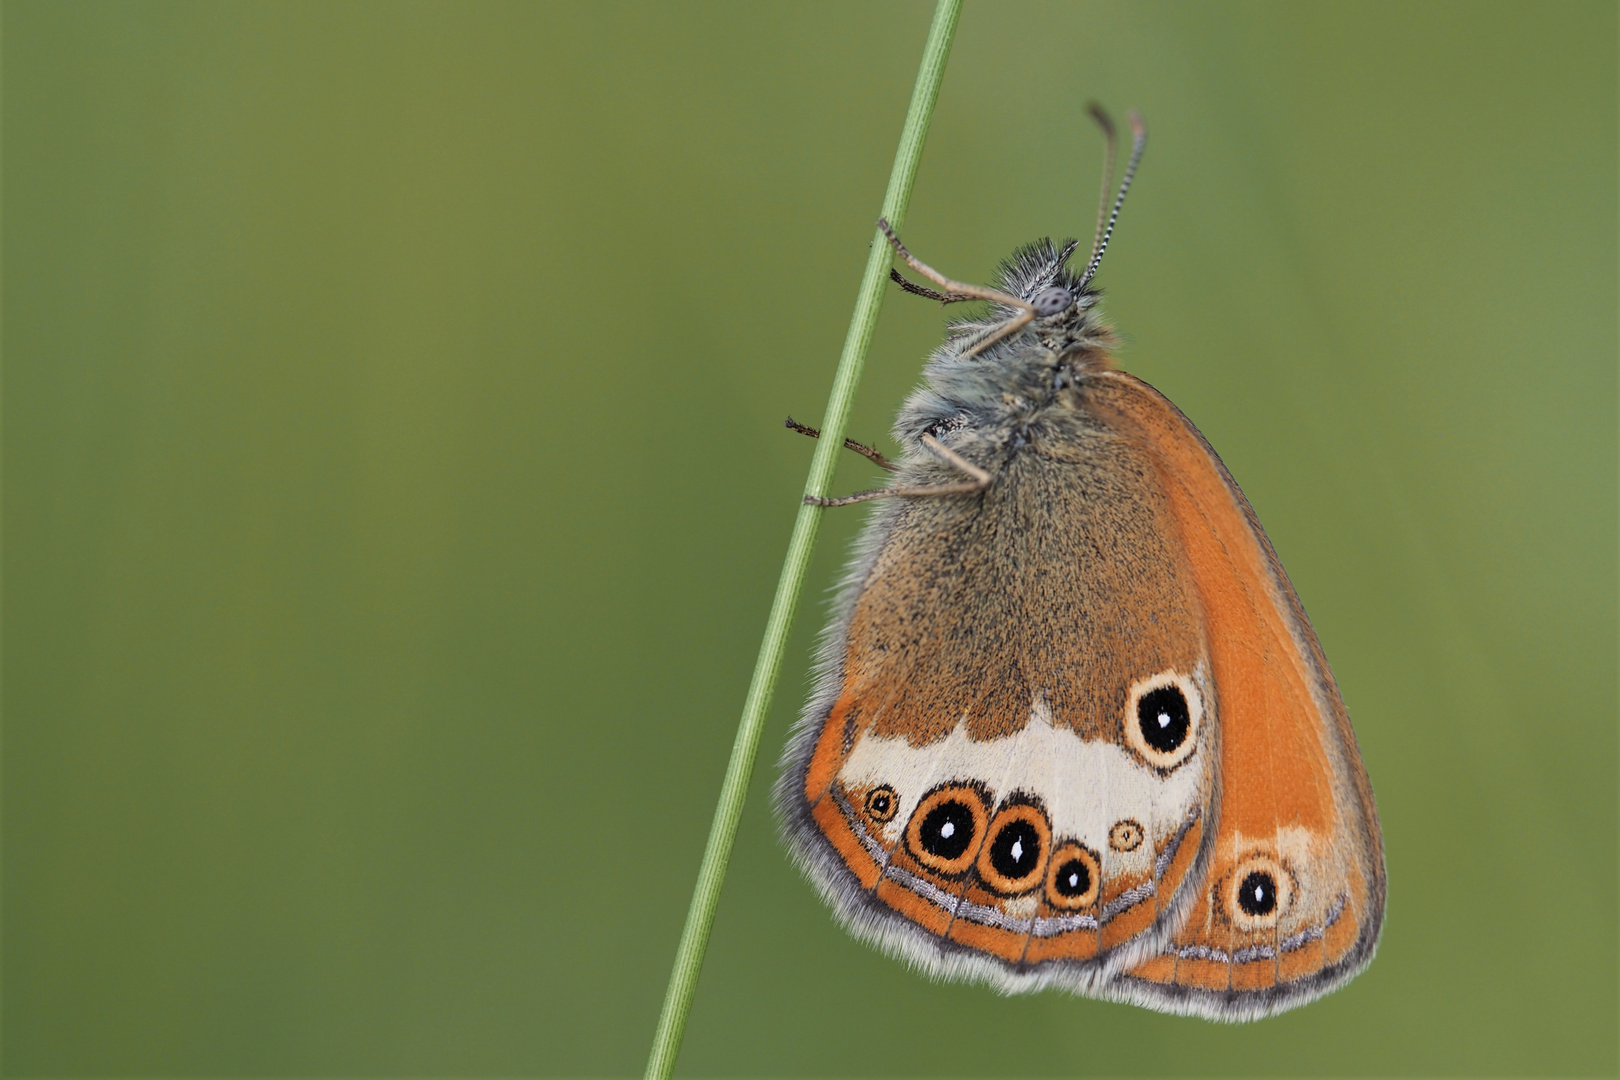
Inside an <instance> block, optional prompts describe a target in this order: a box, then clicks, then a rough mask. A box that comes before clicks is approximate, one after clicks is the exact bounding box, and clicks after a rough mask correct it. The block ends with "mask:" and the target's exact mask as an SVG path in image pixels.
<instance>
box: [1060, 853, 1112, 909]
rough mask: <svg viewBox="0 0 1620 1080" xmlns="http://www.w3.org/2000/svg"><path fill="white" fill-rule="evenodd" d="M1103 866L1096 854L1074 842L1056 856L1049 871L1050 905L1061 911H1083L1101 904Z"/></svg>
mask: <svg viewBox="0 0 1620 1080" xmlns="http://www.w3.org/2000/svg"><path fill="white" fill-rule="evenodd" d="M1101 890H1102V865H1101V863H1099V862H1098V861H1097V856H1096V854H1095V853H1094V852H1092V851H1090V850H1088V849H1087V848H1085V847H1083V846H1082V845H1080V844H1077V843H1075V842H1074V841H1073V840H1070V841H1069V842H1067V843H1065V844H1063V845H1062V846H1060V847H1059V848H1058V849H1057V851H1055V852H1053V853H1052V861H1051V862H1050V863H1049V864H1047V870H1046V902H1047V903H1049V904H1051V905H1052V906H1053V907H1055V908H1057V909H1058V910H1059V911H1079V910H1081V909H1082V908H1088V907H1090V906H1091V905H1093V904H1095V903H1096V902H1097V894H1098V893H1099V892H1100V891H1101Z"/></svg>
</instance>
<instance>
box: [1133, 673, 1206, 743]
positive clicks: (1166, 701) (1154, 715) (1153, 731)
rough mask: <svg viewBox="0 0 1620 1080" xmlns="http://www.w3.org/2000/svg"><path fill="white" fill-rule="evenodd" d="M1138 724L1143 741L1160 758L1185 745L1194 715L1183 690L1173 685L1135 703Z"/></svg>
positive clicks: (1144, 696)
mask: <svg viewBox="0 0 1620 1080" xmlns="http://www.w3.org/2000/svg"><path fill="white" fill-rule="evenodd" d="M1136 722H1137V725H1138V727H1139V729H1140V730H1141V732H1142V741H1143V742H1145V743H1147V744H1148V745H1149V746H1151V747H1152V748H1153V749H1154V750H1157V751H1158V752H1159V753H1161V754H1168V753H1171V752H1173V751H1174V750H1175V749H1176V748H1177V747H1179V746H1180V745H1181V744H1182V743H1184V742H1186V741H1187V732H1188V731H1190V730H1191V729H1192V714H1191V713H1190V712H1189V711H1188V710H1187V699H1186V697H1185V696H1184V695H1183V694H1182V692H1181V687H1179V686H1176V685H1174V684H1171V685H1169V686H1161V687H1159V688H1157V689H1155V690H1149V691H1148V692H1147V693H1145V694H1143V695H1142V697H1141V699H1140V700H1138V701H1137V703H1136Z"/></svg>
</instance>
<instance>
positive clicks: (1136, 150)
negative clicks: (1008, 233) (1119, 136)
mask: <svg viewBox="0 0 1620 1080" xmlns="http://www.w3.org/2000/svg"><path fill="white" fill-rule="evenodd" d="M1129 119H1130V122H1131V160H1130V163H1129V164H1127V165H1126V166H1125V177H1124V179H1122V180H1121V181H1120V182H1119V194H1118V195H1117V196H1116V197H1115V198H1114V209H1113V211H1112V212H1111V213H1110V214H1109V215H1108V227H1107V228H1105V229H1104V230H1103V234H1102V239H1101V240H1100V241H1098V243H1097V250H1096V251H1094V252H1092V253H1091V264H1090V265H1089V266H1087V267H1086V273H1085V276H1084V277H1082V278H1081V279H1080V287H1081V288H1082V289H1083V288H1085V287H1086V285H1087V284H1089V283H1090V281H1091V278H1092V275H1094V274H1096V272H1097V264H1098V263H1100V262H1102V257H1103V252H1105V251H1107V250H1108V238H1109V237H1111V236H1113V235H1114V224H1115V223H1116V222H1117V221H1119V208H1120V207H1121V206H1124V205H1125V193H1126V192H1127V191H1129V190H1131V181H1132V180H1134V179H1135V178H1136V167H1137V165H1139V164H1141V162H1142V151H1143V149H1144V148H1145V147H1146V146H1147V128H1146V127H1145V126H1143V124H1142V118H1141V117H1140V116H1138V115H1137V114H1136V113H1135V112H1132V113H1131V114H1130V117H1129Z"/></svg>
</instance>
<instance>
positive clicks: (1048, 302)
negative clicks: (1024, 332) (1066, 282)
mask: <svg viewBox="0 0 1620 1080" xmlns="http://www.w3.org/2000/svg"><path fill="white" fill-rule="evenodd" d="M1072 303H1074V294H1073V293H1071V292H1070V291H1069V290H1068V289H1065V288H1064V287H1063V286H1061V285H1049V286H1047V287H1046V288H1044V289H1042V290H1041V291H1040V292H1038V293H1036V294H1035V299H1033V300H1031V301H1030V304H1031V305H1033V306H1034V308H1035V317H1036V318H1037V319H1048V318H1051V317H1052V316H1053V315H1061V314H1062V313H1063V312H1065V311H1067V310H1068V309H1069V305H1070V304H1072Z"/></svg>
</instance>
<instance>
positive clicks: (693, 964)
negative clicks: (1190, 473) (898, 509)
mask: <svg viewBox="0 0 1620 1080" xmlns="http://www.w3.org/2000/svg"><path fill="white" fill-rule="evenodd" d="M961 10H962V0H939V4H938V6H937V7H936V8H935V9H934V21H933V24H932V25H931V26H930V27H929V30H928V43H927V45H926V46H925V47H924V49H923V58H922V66H921V68H920V69H919V70H918V72H917V85H916V86H915V87H914V88H913V89H912V92H911V108H910V109H909V110H908V111H907V113H906V126H905V128H904V130H903V131H902V132H901V133H900V146H899V149H897V150H896V151H895V155H894V170H893V171H892V172H891V173H890V174H889V188H888V191H887V192H886V193H885V195H884V197H883V210H882V216H883V217H885V218H887V219H888V220H889V222H890V223H891V224H892V225H893V226H894V227H895V228H896V229H898V228H900V227H901V225H902V224H903V223H904V221H905V215H906V204H907V202H909V201H910V199H911V185H912V181H913V180H914V179H915V178H916V176H917V162H918V160H919V159H921V157H922V149H923V142H924V140H925V139H926V138H927V135H928V122H929V120H930V119H931V118H932V116H933V113H934V101H935V100H936V99H937V98H938V97H939V84H940V81H941V80H942V79H943V78H944V76H945V61H946V59H947V58H948V57H949V55H950V51H951V39H952V37H954V36H955V33H956V20H957V17H958V16H959V15H960V14H961ZM888 269H889V245H888V242H887V241H886V240H885V239H884V237H883V234H882V233H881V232H878V231H877V230H876V229H874V230H873V234H872V251H871V255H870V257H869V258H868V259H867V260H866V272H865V274H864V275H863V276H862V277H861V290H860V294H859V295H858V296H857V298H856V301H855V314H854V315H853V316H852V317H851V318H850V323H849V333H848V334H847V335H846V336H845V338H844V350H843V353H842V354H841V355H840V356H839V359H838V372H837V374H836V375H834V376H833V386H832V394H831V395H830V396H829V397H828V400H827V411H826V414H825V415H824V416H823V417H822V422H821V438H820V439H819V440H818V441H817V442H816V452H815V456H814V457H813V458H812V459H811V462H810V478H809V480H808V481H806V483H805V488H804V490H805V494H807V495H825V494H827V487H828V485H829V484H830V483H831V482H832V475H833V467H834V465H835V464H836V463H837V455H838V452H839V451H840V450H841V449H842V448H843V442H844V428H845V426H846V424H847V422H848V420H849V407H850V402H851V400H852V399H853V398H854V396H855V385H856V384H857V383H858V382H859V381H860V378H861V368H862V367H863V366H864V365H865V363H866V350H867V347H868V346H869V345H871V343H872V332H873V330H874V329H875V328H876V326H877V319H878V312H879V310H881V308H882V307H883V294H884V290H885V286H886V285H887V283H888ZM820 522H821V509H820V508H818V507H813V506H801V507H800V508H799V516H798V518H797V519H796V520H795V521H794V523H793V538H792V539H791V540H790V541H789V542H788V550H787V558H786V559H785V560H784V561H783V563H782V576H781V578H779V579H778V580H777V583H776V597H775V599H774V600H772V602H771V614H770V618H769V619H768V620H767V621H766V624H765V639H764V640H763V641H762V642H760V646H759V659H758V661H756V662H755V664H754V678H753V681H752V682H751V683H750V684H749V687H748V697H747V699H746V701H745V702H744V704H743V712H742V720H741V721H740V722H739V723H738V725H737V739H736V741H735V742H734V743H732V746H731V760H730V761H728V762H727V763H726V778H725V781H724V783H723V784H722V785H721V787H720V801H719V803H718V805H716V806H715V810H714V823H713V824H712V825H710V826H709V840H708V844H707V846H706V847H705V848H704V850H703V864H702V866H701V867H700V868H699V869H698V880H697V886H696V888H694V889H693V891H692V906H691V907H690V908H689V909H688V910H687V912H686V926H685V927H684V928H683V929H682V931H681V943H680V947H679V948H678V949H677V950H676V953H675V967H674V969H673V970H671V971H670V974H669V989H668V990H667V991H665V994H664V1008H663V1011H662V1012H661V1013H660V1014H659V1017H658V1031H657V1033H656V1034H655V1035H654V1036H653V1045H652V1054H651V1055H650V1056H649V1057H648V1059H647V1080H664V1078H665V1077H668V1076H669V1075H670V1073H671V1072H673V1071H674V1068H675V1058H676V1056H677V1055H678V1054H679V1053H680V1049H681V1037H682V1036H683V1035H684V1034H685V1032H686V1018H687V1016H688V1014H689V1013H690V1012H691V1009H692V995H693V993H694V991H695V990H696V989H697V979H698V972H699V971H700V970H701V969H702V967H703V954H704V951H705V950H706V949H707V948H708V944H709V931H710V929H711V928H712V927H713V926H714V912H715V908H716V906H717V905H718V904H719V902H720V889H721V886H722V885H723V884H724V883H725V877H726V864H727V863H728V862H730V860H731V846H732V843H733V842H734V841H735V840H736V838H737V822H738V821H739V820H740V819H741V817H742V810H743V801H744V799H745V798H746V797H747V794H748V779H749V777H750V776H751V775H752V773H753V771H754V758H755V757H756V756H757V755H758V753H759V737H760V732H761V731H762V730H763V729H764V726H765V714H766V712H767V711H769V709H770V704H771V696H772V694H773V693H774V692H775V690H776V678H777V675H778V674H779V673H780V672H781V670H782V654H783V652H785V651H786V649H787V638H788V629H789V628H790V627H791V626H792V625H793V612H794V609H795V608H796V607H797V606H798V602H799V592H800V590H801V588H802V587H803V585H804V576H805V572H806V570H807V569H808V568H809V565H810V550H811V548H812V547H814V545H815V540H816V528H817V526H818V525H819V524H820Z"/></svg>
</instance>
